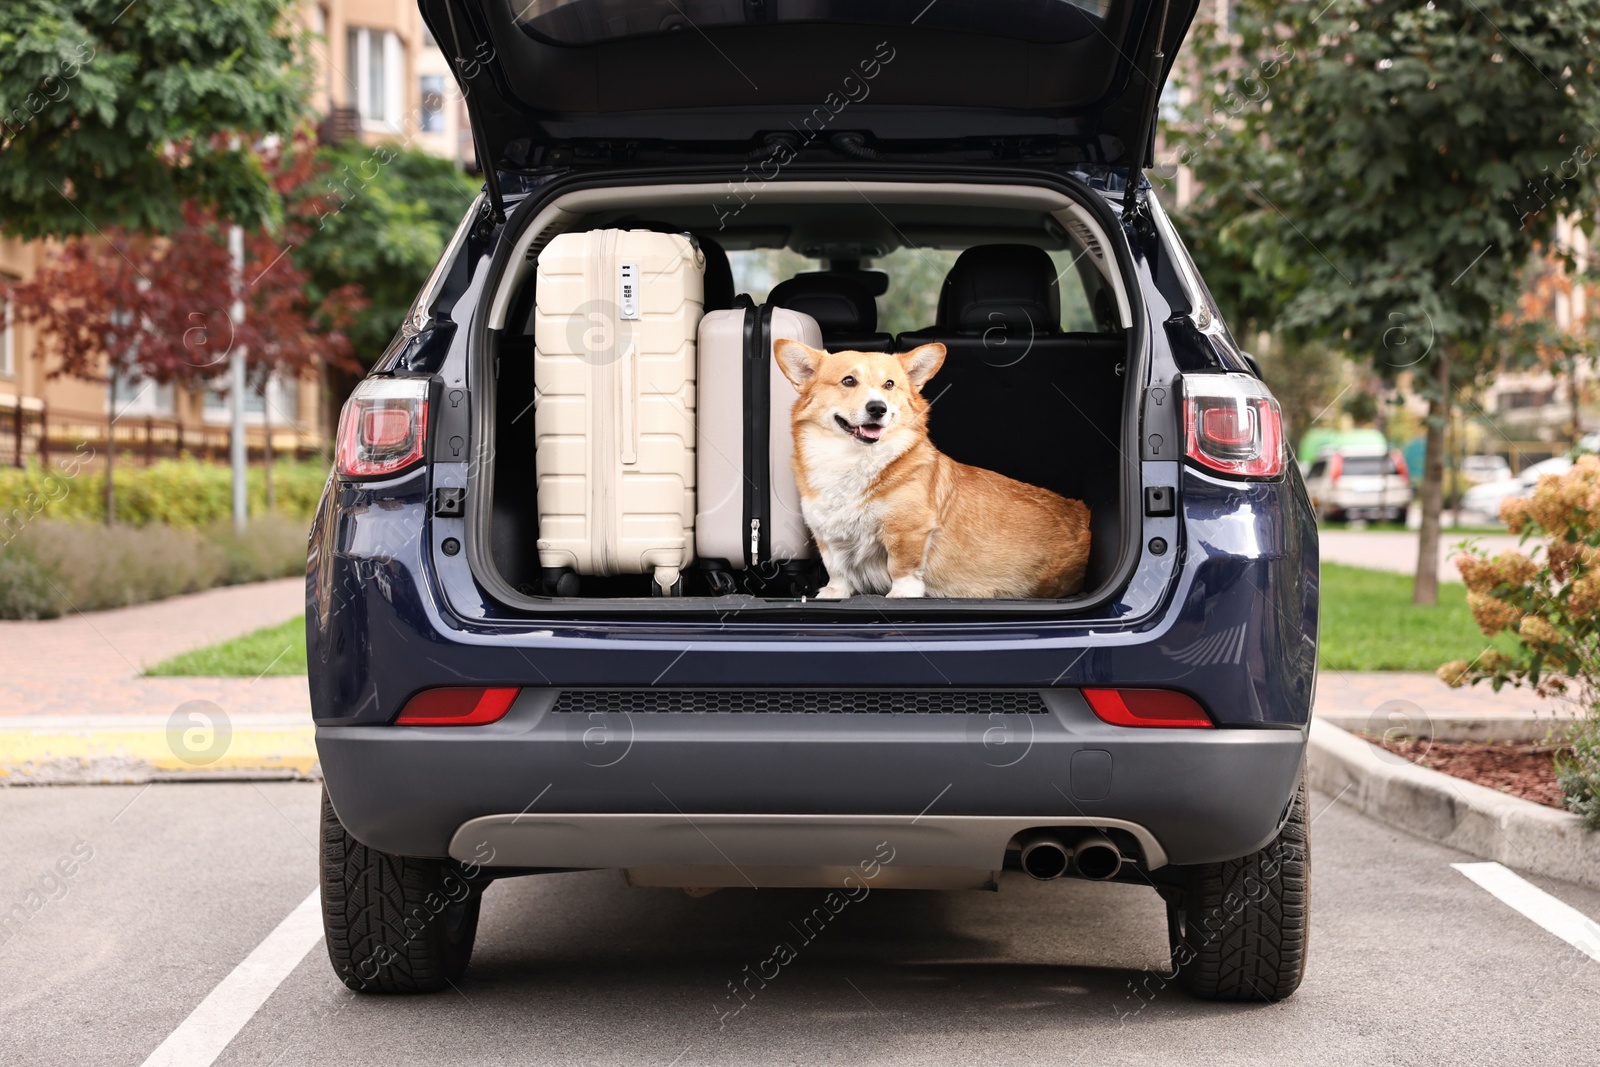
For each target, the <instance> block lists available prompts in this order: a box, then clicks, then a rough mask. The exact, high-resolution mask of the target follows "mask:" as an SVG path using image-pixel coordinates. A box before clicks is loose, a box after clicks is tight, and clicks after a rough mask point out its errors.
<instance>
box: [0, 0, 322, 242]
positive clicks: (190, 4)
mask: <svg viewBox="0 0 1600 1067" xmlns="http://www.w3.org/2000/svg"><path fill="white" fill-rule="evenodd" d="M296 7H297V5H296V4H295V3H294V0H228V2H227V3H216V2H215V0H159V2H156V0H142V2H138V3H131V4H130V3H128V2H127V0H8V2H7V3H5V4H0V231H3V232H5V233H6V234H8V235H10V236H13V237H22V238H37V237H71V236H76V235H80V234H90V235H93V234H94V233H95V232H96V231H97V230H98V229H104V228H105V227H108V226H120V227H122V228H124V229H127V230H133V231H144V232H168V231H171V230H175V229H177V228H179V227H180V226H181V225H182V224H183V208H184V205H185V204H194V205H198V206H200V207H202V208H205V209H208V210H213V211H215V212H217V213H218V214H219V215H220V216H221V217H223V218H226V219H230V220H232V221H234V222H237V223H239V224H241V225H244V226H247V227H254V226H259V225H261V224H262V223H264V222H269V221H272V220H274V219H276V217H277V213H278V208H277V198H276V196H275V195H274V192H273V189H272V184H271V181H270V178H269V176H268V175H267V173H266V172H265V170H264V169H263V167H262V165H261V161H260V159H259V158H258V156H257V155H256V153H255V152H254V151H253V146H254V145H255V144H256V142H257V141H258V140H259V139H260V138H261V137H263V136H266V135H270V134H278V135H281V136H287V135H289V134H290V133H292V132H293V131H294V129H295V128H296V126H298V125H299V124H300V123H302V122H303V121H305V119H306V116H307V111H306V89H307V80H306V79H307V77H308V74H307V71H308V70H309V66H308V63H307V59H306V57H305V55H304V52H303V50H302V47H301V33H300V31H299V30H298V29H297V28H296V27H295V25H294V23H293V21H292V19H291V18H290V17H289V16H290V14H291V13H292V12H293V11H294V10H295V8H296Z"/></svg>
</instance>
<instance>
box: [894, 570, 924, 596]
mask: <svg viewBox="0 0 1600 1067" xmlns="http://www.w3.org/2000/svg"><path fill="white" fill-rule="evenodd" d="M887 595H889V596H894V597H922V596H927V595H928V587H927V586H926V585H924V584H923V582H922V579H921V578H918V577H917V576H916V575H914V574H908V575H906V576H905V577H904V578H896V579H895V580H894V582H893V584H891V585H890V586H889V592H888V594H887Z"/></svg>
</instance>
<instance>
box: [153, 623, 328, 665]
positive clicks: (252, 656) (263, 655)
mask: <svg viewBox="0 0 1600 1067" xmlns="http://www.w3.org/2000/svg"><path fill="white" fill-rule="evenodd" d="M304 673H306V620H305V616H303V615H296V616H295V617H294V618H292V619H290V620H289V621H288V622H286V623H283V624H282V625H279V626H268V627H266V628H265V629H262V630H257V631H255V632H254V633H249V634H245V635H244V636H243V637H235V638H234V639H233V640H232V641H224V642H222V643H221V644H220V645H211V646H209V647H207V648H197V649H195V650H194V651H193V652H185V653H183V655H181V656H173V657H172V658H171V659H169V660H166V661H165V662H162V663H158V664H156V665H155V666H154V667H151V668H150V669H149V670H147V671H145V674H147V675H164V676H170V675H207V676H210V677H226V676H232V677H246V678H255V677H258V676H260V675H262V674H274V675H276V674H304Z"/></svg>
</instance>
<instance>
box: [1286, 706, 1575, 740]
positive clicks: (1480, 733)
mask: <svg viewBox="0 0 1600 1067" xmlns="http://www.w3.org/2000/svg"><path fill="white" fill-rule="evenodd" d="M1317 718H1319V719H1321V720H1322V721H1323V722H1326V723H1331V724H1332V725H1334V726H1337V727H1339V729H1341V730H1345V731H1348V732H1349V733H1352V734H1360V733H1366V732H1368V731H1372V732H1374V733H1376V732H1379V730H1380V729H1381V728H1382V726H1383V720H1382V719H1381V718H1379V717H1378V716H1377V715H1374V714H1369V713H1367V712H1364V711H1328V712H1318V713H1317ZM1572 721H1573V717H1572V716H1555V715H1536V714H1532V713H1530V714H1527V715H1498V714H1493V715H1434V716H1429V717H1427V718H1426V719H1425V720H1423V724H1422V725H1421V726H1415V725H1413V724H1407V727H1408V736H1417V733H1414V732H1412V731H1419V732H1420V736H1423V737H1429V738H1432V739H1433V740H1435V741H1522V742H1542V741H1544V740H1545V738H1546V737H1547V736H1548V735H1549V734H1550V733H1551V732H1553V731H1559V730H1561V728H1562V727H1564V726H1566V725H1569V724H1570V723H1571V722H1572Z"/></svg>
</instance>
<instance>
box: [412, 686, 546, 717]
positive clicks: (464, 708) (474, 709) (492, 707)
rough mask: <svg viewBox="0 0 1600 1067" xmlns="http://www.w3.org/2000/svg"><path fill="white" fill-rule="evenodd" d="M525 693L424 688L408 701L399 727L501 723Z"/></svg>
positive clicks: (475, 689)
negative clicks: (518, 695)
mask: <svg viewBox="0 0 1600 1067" xmlns="http://www.w3.org/2000/svg"><path fill="white" fill-rule="evenodd" d="M519 692H521V690H519V689H517V688H516V687H514V686H513V687H505V688H495V689H485V688H483V687H480V686H448V687H446V688H443V689H424V690H423V691H422V692H420V693H418V694H417V695H416V696H414V697H412V698H411V699H410V700H408V701H406V706H405V708H404V709H403V710H402V711H401V712H400V717H399V718H398V719H396V720H395V721H394V724H395V725H396V726H485V725H487V724H489V723H491V722H499V721H500V720H501V719H503V718H505V714H506V712H508V711H510V710H511V705H512V703H513V702H514V701H515V700H516V699H517V694H518V693H519Z"/></svg>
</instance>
